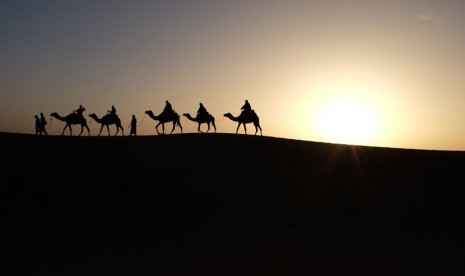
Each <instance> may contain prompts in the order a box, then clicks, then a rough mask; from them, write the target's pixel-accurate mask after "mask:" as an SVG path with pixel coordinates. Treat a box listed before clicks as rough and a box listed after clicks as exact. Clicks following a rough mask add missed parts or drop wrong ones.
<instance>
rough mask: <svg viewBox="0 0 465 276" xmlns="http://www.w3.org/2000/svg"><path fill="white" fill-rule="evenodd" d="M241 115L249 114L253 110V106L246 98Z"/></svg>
mask: <svg viewBox="0 0 465 276" xmlns="http://www.w3.org/2000/svg"><path fill="white" fill-rule="evenodd" d="M241 110H242V112H241V115H242V114H244V115H248V114H250V113H251V111H252V107H251V106H250V103H249V101H248V100H245V103H244V105H243V106H242V107H241Z"/></svg>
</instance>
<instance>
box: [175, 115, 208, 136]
mask: <svg viewBox="0 0 465 276" xmlns="http://www.w3.org/2000/svg"><path fill="white" fill-rule="evenodd" d="M182 115H184V116H186V118H187V119H189V120H191V121H193V122H197V125H198V127H197V131H198V132H199V133H200V132H202V131H201V130H200V126H201V125H202V124H204V123H205V124H207V126H208V129H207V131H206V132H208V131H209V130H210V124H212V125H213V128H214V129H215V132H216V125H215V117H213V116H212V115H211V114H210V113H208V116H206V117H203V118H199V116H198V115H197V117H195V118H193V117H192V116H191V115H190V114H189V113H184V114H182Z"/></svg>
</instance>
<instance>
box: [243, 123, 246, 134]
mask: <svg viewBox="0 0 465 276" xmlns="http://www.w3.org/2000/svg"><path fill="white" fill-rule="evenodd" d="M243 125H244V133H245V134H247V127H246V126H245V125H246V124H243Z"/></svg>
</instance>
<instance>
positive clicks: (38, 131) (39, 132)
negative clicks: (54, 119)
mask: <svg viewBox="0 0 465 276" xmlns="http://www.w3.org/2000/svg"><path fill="white" fill-rule="evenodd" d="M34 118H36V134H39V135H42V127H41V125H40V118H39V116H37V115H34Z"/></svg>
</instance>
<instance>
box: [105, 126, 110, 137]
mask: <svg viewBox="0 0 465 276" xmlns="http://www.w3.org/2000/svg"><path fill="white" fill-rule="evenodd" d="M105 126H106V127H107V132H108V136H110V127H109V126H108V125H105Z"/></svg>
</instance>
